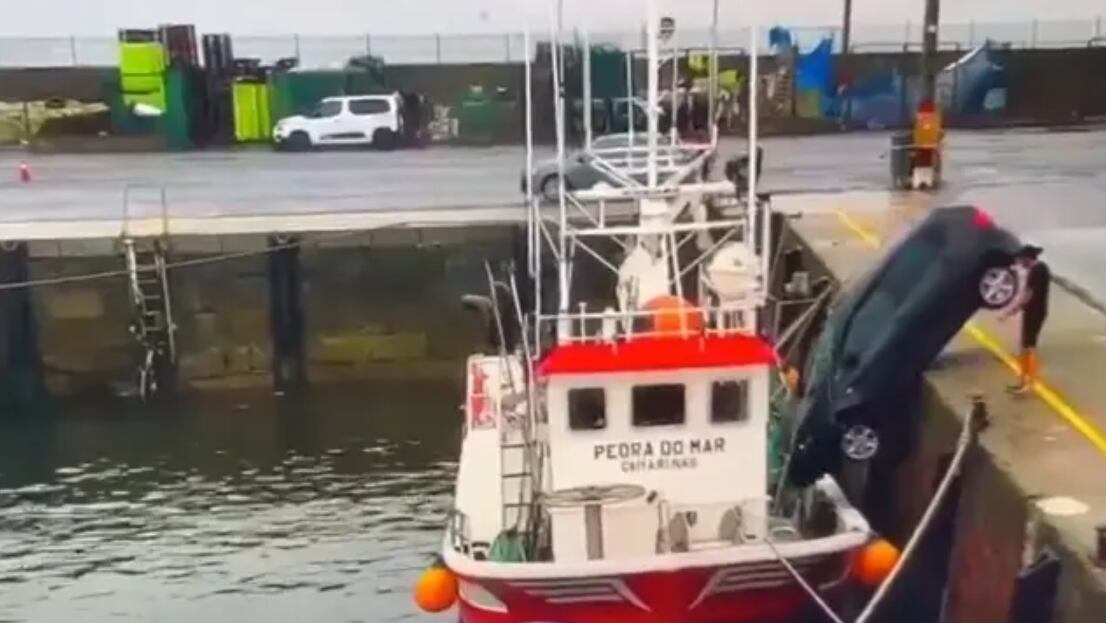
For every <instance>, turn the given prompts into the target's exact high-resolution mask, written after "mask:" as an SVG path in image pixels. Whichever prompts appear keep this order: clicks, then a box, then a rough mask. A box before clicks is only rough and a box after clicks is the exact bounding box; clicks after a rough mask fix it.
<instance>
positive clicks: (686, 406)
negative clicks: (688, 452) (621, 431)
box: [629, 379, 692, 429]
mask: <svg viewBox="0 0 1106 623" xmlns="http://www.w3.org/2000/svg"><path fill="white" fill-rule="evenodd" d="M658 381H659V382H654V383H634V384H633V385H631V386H630V392H629V393H630V400H629V406H630V426H631V428H633V429H652V428H663V427H671V428H675V427H683V426H687V421H688V416H689V414H690V412H691V391H690V390H691V389H692V388H691V387H690V386H689V384H688V383H686V382H683V381H675V380H659V379H658ZM662 387H663V388H671V387H679V388H680V393H681V394H682V398H683V410H682V411H681V412H680V419H679V421H678V422H676V421H672V422H668V421H665V422H658V423H643V422H640V421H639V420H638V409H637V401H638V390H641V389H646V388H651V389H654V390H655V389H656V388H662Z"/></svg>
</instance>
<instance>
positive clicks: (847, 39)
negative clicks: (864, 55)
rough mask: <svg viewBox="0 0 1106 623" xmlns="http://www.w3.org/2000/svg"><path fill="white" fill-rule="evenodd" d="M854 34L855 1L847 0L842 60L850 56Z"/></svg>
mask: <svg viewBox="0 0 1106 623" xmlns="http://www.w3.org/2000/svg"><path fill="white" fill-rule="evenodd" d="M852 32H853V0H845V17H844V18H842V20H841V58H845V57H846V56H848V55H849V45H850V43H851V40H852Z"/></svg>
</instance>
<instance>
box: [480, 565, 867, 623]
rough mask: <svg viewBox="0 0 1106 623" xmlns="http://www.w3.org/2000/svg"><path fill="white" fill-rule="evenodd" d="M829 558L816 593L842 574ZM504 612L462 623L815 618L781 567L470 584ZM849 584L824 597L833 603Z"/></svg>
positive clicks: (733, 622) (754, 622)
mask: <svg viewBox="0 0 1106 623" xmlns="http://www.w3.org/2000/svg"><path fill="white" fill-rule="evenodd" d="M841 561H842V558H840V557H833V558H832V559H830V560H822V561H819V562H818V563H817V564H813V565H807V566H806V567H805V568H806V569H807V571H804V572H803V576H804V577H805V578H806V579H807V580H808V581H809V582H811V583H812V584H814V585H815V586H817V585H819V584H823V583H826V582H830V581H833V580H836V579H838V578H840V577H841V575H842V573H843V572H844V569H843V567H842V565H841ZM467 581H474V582H476V583H478V584H479V585H480V586H482V587H483V588H485V589H487V590H489V591H491V592H492V593H493V594H495V595H496V596H497V597H498V598H499V599H500V600H502V602H503V603H504V604H506V605H507V606H508V612H505V613H504V612H492V611H489V610H484V609H481V608H478V607H476V606H474V605H472V604H469V603H466V601H465V599H464V598H463V597H462V598H461V599H459V600H458V603H459V605H460V621H461V623H789V622H793V621H796V622H797V621H805V620H806V617H808V616H810V614H811V612H812V609H811V608H812V605H813V604H812V602H811V599H810V596H809V595H807V594H806V592H805V591H804V590H803V589H802V588H801V587H800V586H799V585H798V584H796V583H795V582H794V579H793V578H792V577H791V576H790V575H788V573H787V571H786V569H784V568H783V567H782V566H781V565H779V564H778V563H776V564H767V565H766V564H759V565H741V566H737V567H728V568H703V569H684V570H679V571H672V572H656V573H643V574H637V575H629V576H622V577H595V578H585V579H572V580H568V579H564V580H557V579H548V580H534V581H523V580H520V581H517V582H516V581H510V580H472V579H468V580H467ZM845 590H848V583H847V582H846V583H842V584H841V585H838V586H836V587H834V588H833V589H832V590H830V591H829V592H828V594H823V597H824V598H826V599H828V600H829V601H831V603H832V602H833V601H835V598H836V597H839V596H840V595H841V594H843V592H844V591H845Z"/></svg>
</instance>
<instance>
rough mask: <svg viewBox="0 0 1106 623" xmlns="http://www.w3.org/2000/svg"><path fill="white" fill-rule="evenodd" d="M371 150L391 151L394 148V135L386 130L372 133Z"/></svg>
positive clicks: (382, 129) (381, 129) (380, 129)
mask: <svg viewBox="0 0 1106 623" xmlns="http://www.w3.org/2000/svg"><path fill="white" fill-rule="evenodd" d="M372 146H373V149H379V150H380V151H391V150H393V149H395V148H396V133H395V132H392V131H391V130H389V129H387V128H379V129H377V130H376V131H375V132H373V145H372Z"/></svg>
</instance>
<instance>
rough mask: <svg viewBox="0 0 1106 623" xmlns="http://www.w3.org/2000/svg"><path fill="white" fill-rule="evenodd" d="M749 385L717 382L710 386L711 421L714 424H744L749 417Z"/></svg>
mask: <svg viewBox="0 0 1106 623" xmlns="http://www.w3.org/2000/svg"><path fill="white" fill-rule="evenodd" d="M748 388H749V384H748V383H747V382H746V381H734V380H725V381H715V382H714V383H711V386H710V421H711V422H712V423H714V424H720V423H725V422H743V421H745V419H746V418H747V417H748V416H749V414H748V411H747V409H748V402H747V400H746V396H748V393H749V392H748Z"/></svg>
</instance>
